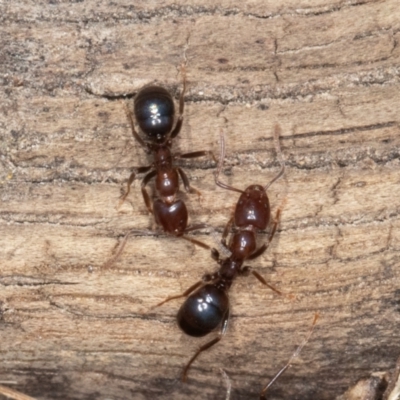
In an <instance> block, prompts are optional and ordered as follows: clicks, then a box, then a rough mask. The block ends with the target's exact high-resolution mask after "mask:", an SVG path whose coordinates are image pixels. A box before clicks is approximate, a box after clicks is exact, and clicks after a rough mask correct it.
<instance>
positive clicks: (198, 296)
mask: <svg viewBox="0 0 400 400" xmlns="http://www.w3.org/2000/svg"><path fill="white" fill-rule="evenodd" d="M279 129H280V128H279V126H278V125H276V127H275V146H276V150H277V153H278V156H279V158H280V164H281V169H280V171H279V173H278V174H277V175H276V176H275V177H274V178H273V179H272V180H271V181H270V182H269V183H268V184H267V185H265V186H261V185H250V186H248V187H247V188H246V189H245V190H244V191H243V190H240V189H237V188H235V187H233V186H229V185H227V184H225V183H223V182H221V181H220V180H219V174H220V172H221V170H222V165H223V161H224V159H225V140H224V136H223V134H222V133H221V135H220V136H221V142H220V143H221V144H220V146H221V150H220V159H219V163H218V169H217V171H216V173H215V183H216V184H217V185H218V186H219V187H221V188H223V189H227V190H231V191H234V192H238V193H240V197H239V200H238V202H237V204H236V208H235V211H234V216H233V217H232V218H231V219H230V220H229V221H228V223H227V225H226V227H225V229H224V231H223V234H222V239H221V243H222V245H223V246H224V247H225V248H226V249H227V250H228V251H229V252H230V253H231V254H230V256H228V257H226V258H221V257H220V255H219V252H218V251H217V250H216V249H215V248H213V249H211V248H210V247H209V249H211V255H212V258H213V259H214V260H215V261H217V263H218V264H219V270H218V271H217V272H215V273H213V274H206V275H204V276H203V278H202V280H201V281H199V282H197V283H195V284H194V285H192V286H191V287H189V289H187V290H186V291H185V292H183V293H182V294H180V295H176V296H171V297H168V298H167V299H165V300H164V301H162V302H161V303H159V304H158V305H157V306H160V305H162V304H164V303H166V302H168V301H170V300H173V299H177V298H181V297H186V300H185V301H184V303H183V304H182V306H181V308H180V309H179V311H178V315H177V320H178V325H179V327H180V328H181V329H182V330H183V331H184V332H185V333H186V334H188V335H190V336H194V337H202V336H205V335H207V334H209V333H211V332H213V331H215V330H216V329H217V328H218V327H220V330H219V333H218V335H217V337H215V338H214V339H212V340H210V341H209V342H207V343H205V344H204V345H203V346H201V347H200V348H199V349H198V350H197V351H196V353H195V354H194V355H193V357H192V358H191V359H190V360H189V362H188V363H187V364H186V366H185V368H184V370H183V372H182V381H186V379H187V373H188V370H189V368H190V366H191V365H192V363H193V362H194V361H195V359H196V358H197V357H198V356H199V355H200V354H201V353H202V352H203V351H205V350H207V349H209V348H210V347H212V346H214V345H215V344H216V343H218V342H219V341H220V340H221V339H222V337H223V336H224V335H225V333H226V330H227V327H228V321H229V296H228V291H229V289H230V287H231V285H232V283H233V281H234V280H235V279H236V277H237V276H239V275H243V276H247V275H249V274H250V272H251V273H252V274H253V275H254V276H255V277H256V278H257V279H258V280H259V281H260V282H261V283H262V284H263V285H265V286H268V287H269V288H270V289H272V290H273V291H275V292H276V293H278V294H279V295H283V293H282V292H280V291H279V290H277V289H275V288H274V287H273V286H271V285H270V284H268V283H267V281H266V280H265V279H264V278H263V277H262V276H261V275H260V274H258V273H257V272H256V271H253V270H252V269H251V267H249V266H243V263H244V262H245V261H247V260H253V259H255V258H257V257H259V256H260V255H261V254H263V253H264V252H265V251H266V250H267V248H268V246H269V244H270V243H271V241H272V239H273V237H274V235H275V232H276V228H277V226H278V221H279V217H280V209H278V211H277V213H276V217H275V220H274V221H273V223H272V228H271V229H270V233H269V237H268V240H267V242H266V243H265V244H263V245H262V246H260V247H259V248H257V244H256V235H257V233H258V232H259V231H262V230H265V229H266V228H267V227H268V226H269V225H270V222H271V208H270V205H269V200H268V196H267V193H266V191H267V189H268V188H269V187H270V186H271V184H272V183H273V182H275V181H276V180H277V179H279V178H280V177H281V176H282V175H283V173H284V171H285V163H284V161H283V158H282V152H281V149H280V146H279ZM232 228H233V231H232V232H233V233H232V234H231V237H230V241H229V244H227V240H226V239H227V237H228V234H229V232H230V231H231V230H232Z"/></svg>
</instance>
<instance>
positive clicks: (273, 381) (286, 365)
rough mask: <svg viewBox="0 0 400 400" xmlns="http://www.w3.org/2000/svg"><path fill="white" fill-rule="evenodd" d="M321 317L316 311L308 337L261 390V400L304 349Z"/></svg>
mask: <svg viewBox="0 0 400 400" xmlns="http://www.w3.org/2000/svg"><path fill="white" fill-rule="evenodd" d="M318 318H319V315H318V313H315V315H314V320H313V323H312V325H311V329H310V331H309V332H308V335H307V337H306V338H305V339H304V340H303V342H302V343H301V344H300V345H299V347H297V349H296V351H295V352H294V353H293V354H292V356H291V357H290V358H289V361H288V362H287V363H286V364H285V366H284V367H283V368H281V369H280V370H279V372H278V373H277V374H276V375H275V376H274V377H273V378H272V379H271V380H270V382H269V383H268V384H267V385H266V386H264V388H263V389H262V390H261V393H260V400H265V399H266V397H265V393H267V390H268V389H269V388H270V387H271V386H272V385H273V384H274V383H275V381H276V380H277V379H278V378H279V377H280V376H281V375H282V374H283V373H284V372H285V371H286V370H287V369H288V368H289V367H290V366H291V365H292V362H293V360H294V359H295V358H296V357H298V355H299V354H300V352H301V351H302V350H303V347H304V346H305V345H306V344H307V342H308V341H309V340H310V337H311V335H312V333H313V331H314V327H315V324H316V323H317V320H318Z"/></svg>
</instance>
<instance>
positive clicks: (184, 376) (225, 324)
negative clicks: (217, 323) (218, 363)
mask: <svg viewBox="0 0 400 400" xmlns="http://www.w3.org/2000/svg"><path fill="white" fill-rule="evenodd" d="M228 321H229V310H228V311H227V312H226V314H225V316H224V319H223V321H222V326H221V330H220V331H219V333H218V336H217V337H216V338H214V339H213V340H210V341H209V342H207V343H206V344H203V346H201V347H200V348H199V349H198V350H197V351H196V353H195V354H194V355H193V357H192V358H191V359H190V360H189V362H188V363H187V364H186V366H185V368H184V369H183V371H182V382H186V380H187V374H188V371H189V368H190V366H191V365H192V364H193V362H194V360H196V358H197V357H198V356H199V355H200V354H201V353H202V352H203V351H206V350H208V349H209V348H210V347H212V346H214V345H215V344H217V343H218V342H219V341H220V340H221V339H222V338H223V336H224V335H225V333H226V329H227V328H228Z"/></svg>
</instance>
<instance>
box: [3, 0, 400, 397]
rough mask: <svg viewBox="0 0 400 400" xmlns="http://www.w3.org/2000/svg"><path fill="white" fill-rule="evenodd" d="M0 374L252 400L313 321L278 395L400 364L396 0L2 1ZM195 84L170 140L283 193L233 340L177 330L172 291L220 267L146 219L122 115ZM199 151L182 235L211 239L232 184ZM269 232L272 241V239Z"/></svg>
mask: <svg viewBox="0 0 400 400" xmlns="http://www.w3.org/2000/svg"><path fill="white" fill-rule="evenodd" d="M0 7H1V13H0V18H1V25H0V32H1V34H0V73H1V78H2V79H1V90H0V97H1V98H0V157H1V158H0V163H1V164H0V168H1V169H0V185H1V188H0V190H1V192H0V194H1V210H0V211H1V215H0V230H1V235H0V268H1V269H0V332H1V346H0V357H1V362H0V384H2V385H5V386H8V387H12V388H15V389H16V390H19V391H20V392H23V393H26V394H27V395H30V396H32V397H35V398H37V399H77V400H81V399H113V400H117V399H139V400H140V399H155V398H159V399H161V398H162V399H188V398H190V399H224V398H225V392H226V385H225V381H224V376H223V374H222V373H221V371H220V369H221V368H223V370H224V371H225V372H226V374H227V375H228V376H229V378H230V380H231V384H232V392H231V399H232V400H235V399H257V398H258V394H259V391H260V390H261V387H262V386H263V385H264V384H266V383H267V382H268V380H269V379H270V378H271V377H272V376H273V375H274V374H275V373H276V372H277V371H278V370H279V369H280V367H281V366H282V365H283V364H284V363H285V362H286V361H287V360H288V359H289V357H290V355H291V354H292V352H293V351H294V349H295V347H296V345H297V344H299V343H300V342H301V341H302V340H303V338H304V337H305V335H306V334H307V331H308V330H309V327H310V324H311V322H312V319H313V316H314V313H315V312H318V313H319V314H320V319H319V321H318V325H317V326H316V328H315V331H314V333H313V336H312V337H311V339H310V341H309V343H308V344H307V345H306V347H305V348H304V349H303V351H302V353H301V355H300V357H299V359H298V360H296V362H295V363H294V365H293V366H292V367H291V368H290V369H289V371H287V372H286V374H285V375H284V376H282V377H281V379H280V380H279V381H278V382H277V383H276V385H275V386H273V388H271V391H270V392H269V398H270V399H302V400H307V399H314V400H315V399H318V400H325V399H326V400H328V399H333V398H335V397H336V396H338V395H340V394H342V393H343V392H344V391H345V390H346V388H348V387H349V386H351V385H352V384H354V383H355V382H356V381H357V380H359V379H360V378H362V377H363V376H369V375H370V374H371V373H372V372H375V371H385V370H388V369H390V368H393V367H394V365H395V362H396V359H397V357H398V355H399V353H400V351H399V339H400V338H399V322H400V315H399V311H400V288H399V278H400V272H399V271H400V270H399V260H400V256H399V248H400V233H399V226H400V219H399V210H400V185H399V183H400V174H399V172H400V169H399V154H400V135H399V134H400V129H399V118H400V117H399V115H400V113H399V104H400V82H399V76H400V70H399V60H400V47H399V45H398V41H399V38H400V33H399V32H400V8H399V3H398V0H385V1H372V0H371V1H367V0H365V1H364V0H362V1H360V0H357V1H333V0H314V1H310V0H296V1H292V0H282V1H269V0H268V1H265V0H254V1H248V2H238V1H229V0H225V1H220V2H218V3H215V2H211V1H207V0H195V1H190V2H187V3H185V2H183V1H178V2H176V1H160V2H148V1H135V2H132V1H118V2H108V1H101V0H99V1H94V0H87V1H82V2H67V1H49V2H41V1H39V2H38V1H24V2H22V1H19V2H18V1H17V2H11V1H4V2H1V3H0ZM185 54H186V58H187V77H188V90H187V93H186V103H185V113H184V124H183V129H182V132H181V134H180V135H179V137H178V139H177V140H176V143H175V149H176V150H177V151H182V152H184V151H195V150H213V151H214V152H215V153H218V151H219V147H218V140H219V132H220V130H221V129H224V131H225V132H226V142H227V158H226V163H225V168H224V175H223V179H224V180H225V181H226V182H228V183H230V184H232V185H235V186H237V187H239V188H245V187H246V186H247V185H249V184H252V183H267V182H268V181H269V180H270V179H271V178H272V177H273V176H274V174H276V173H277V171H278V169H279V165H278V162H277V159H276V154H275V150H274V146H273V141H272V130H273V126H274V125H275V124H276V123H279V124H280V126H281V128H282V137H281V145H282V150H283V153H284V157H285V159H286V162H287V170H286V175H285V178H284V179H281V180H280V181H278V182H277V183H275V184H274V185H273V186H272V187H271V189H270V191H269V195H270V201H271V205H272V207H273V210H274V211H275V210H276V209H277V207H282V218H281V223H280V225H279V229H278V232H277V234H276V237H275V239H274V241H273V242H272V244H271V247H270V248H269V250H268V252H266V253H265V254H264V255H263V256H262V257H260V258H258V259H256V260H254V261H252V262H249V265H251V266H252V267H254V268H256V270H257V271H258V272H259V273H260V274H262V275H263V276H264V277H265V278H266V279H267V280H268V281H269V282H271V283H272V284H273V285H275V286H276V287H277V288H279V289H281V290H282V291H284V292H286V293H292V294H294V295H295V296H296V301H290V300H288V299H285V298H281V297H280V296H277V295H275V294H274V293H273V292H271V291H270V290H268V289H266V288H265V287H263V286H262V285H261V284H260V283H259V282H258V281H257V280H256V279H254V278H252V277H248V278H241V279H238V280H237V282H236V283H235V284H234V286H233V287H232V289H231V291H230V299H231V311H232V318H231V321H230V326H229V329H228V333H227V335H226V337H225V338H224V339H223V340H222V341H221V342H220V343H219V344H218V345H216V346H215V347H214V348H212V349H211V350H209V351H207V352H205V353H203V354H202V355H201V356H200V357H199V358H198V360H196V362H195V363H194V364H193V367H192V369H191V370H190V373H189V380H188V382H187V383H186V384H183V383H181V382H180V381H179V376H180V373H181V370H182V368H183V366H184V365H185V363H186V362H187V361H188V359H189V358H190V357H191V355H192V354H193V353H194V351H195V350H196V349H197V347H198V346H199V345H200V344H202V343H204V342H205V341H207V339H208V338H203V339H193V338H190V337H187V336H185V335H184V334H183V333H181V332H180V331H179V329H178V327H177V325H176V322H175V317H176V313H177V310H178V308H179V305H180V304H181V302H180V301H175V302H170V303H167V304H165V305H164V306H162V307H160V308H156V309H152V308H151V307H152V306H154V305H155V304H157V303H158V302H160V301H161V300H163V299H164V298H165V297H167V296H169V295H172V294H177V293H180V292H182V291H183V290H185V289H186V288H187V287H189V286H190V285H191V284H193V283H195V282H196V281H197V280H198V279H199V278H200V277H201V276H202V275H203V274H204V273H206V272H213V271H214V270H215V269H216V267H217V265H216V263H215V262H214V261H213V260H212V259H211V257H210V254H209V252H207V251H205V250H203V249H199V248H195V247H194V246H193V245H192V244H190V243H187V242H185V241H183V240H178V239H176V238H172V237H165V236H162V235H155V234H154V235H153V234H149V235H143V234H133V235H132V237H131V238H130V239H129V241H128V242H127V245H126V248H125V251H124V253H123V254H122V255H121V257H120V258H119V260H118V261H117V262H116V263H115V264H114V265H113V266H112V267H111V268H108V269H104V268H102V265H103V264H104V262H105V261H106V260H108V259H110V257H112V255H113V254H114V253H115V251H116V248H117V246H118V245H119V243H120V242H121V240H122V238H123V237H124V235H125V234H126V233H127V232H128V231H129V230H131V229H139V230H152V232H154V230H153V228H154V226H153V225H154V224H153V222H152V217H151V216H149V215H148V213H147V212H146V208H145V206H144V203H143V200H142V197H141V194H140V182H139V181H136V182H135V183H134V185H133V187H132V192H131V194H130V195H129V198H128V199H127V201H126V202H125V203H124V204H123V206H122V207H121V208H120V209H117V208H116V206H117V205H118V199H119V197H120V194H121V190H123V188H124V187H125V184H126V180H127V178H128V176H129V174H130V169H131V168H132V167H133V166H140V165H146V164H147V163H148V162H149V159H148V157H147V156H146V155H145V153H144V152H143V151H142V149H141V148H140V146H139V145H138V143H136V142H135V140H134V139H133V137H132V135H131V132H130V128H129V125H128V121H127V118H126V115H125V111H124V102H126V103H127V104H130V105H132V96H133V95H134V94H135V93H136V92H137V91H138V90H139V89H140V88H141V87H142V86H143V85H145V84H148V83H151V82H157V83H158V84H161V85H163V86H165V87H167V88H168V89H169V90H171V92H172V93H173V94H174V97H175V99H177V98H178V96H179V91H180V89H181V87H182V81H181V77H180V75H179V66H180V64H181V63H182V61H183V59H184V56H185ZM213 167H214V165H213V164H212V163H211V162H210V161H209V160H207V159H196V160H190V161H187V162H185V163H184V168H185V171H187V173H188V175H189V177H190V180H191V182H192V184H193V185H194V186H195V187H196V188H198V189H199V190H200V191H201V192H202V197H201V199H200V200H199V199H198V198H197V196H196V195H190V194H189V195H187V194H185V193H182V198H184V199H185V201H187V204H188V207H189V210H190V213H191V221H192V222H193V223H205V224H209V225H211V226H212V227H214V229H210V230H207V231H204V232H203V233H201V234H196V237H197V238H198V239H200V240H204V241H205V242H206V243H208V244H209V245H211V246H215V245H216V242H217V241H218V238H219V236H220V233H221V231H222V230H223V228H224V226H225V224H226V222H227V221H228V219H229V217H230V215H231V212H232V209H233V207H234V204H235V202H236V199H237V197H236V195H235V193H232V192H228V191H224V190H222V189H219V188H216V187H215V184H214V181H213ZM264 238H265V236H264Z"/></svg>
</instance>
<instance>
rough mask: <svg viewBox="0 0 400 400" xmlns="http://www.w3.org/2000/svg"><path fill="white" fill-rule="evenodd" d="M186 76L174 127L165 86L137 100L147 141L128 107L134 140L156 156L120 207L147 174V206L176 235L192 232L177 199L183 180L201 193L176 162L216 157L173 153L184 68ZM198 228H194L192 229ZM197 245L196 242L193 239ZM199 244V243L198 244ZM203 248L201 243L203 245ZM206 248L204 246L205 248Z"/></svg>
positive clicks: (139, 169)
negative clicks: (152, 187) (150, 188)
mask: <svg viewBox="0 0 400 400" xmlns="http://www.w3.org/2000/svg"><path fill="white" fill-rule="evenodd" d="M181 70H182V75H183V89H182V92H181V94H180V97H179V113H178V118H177V121H176V124H175V127H174V126H173V125H174V119H175V105H174V101H173V99H172V96H171V94H170V93H169V92H168V91H167V90H166V89H164V88H163V87H161V86H153V85H151V86H147V87H144V88H143V89H141V90H140V91H139V92H138V94H137V95H136V97H135V100H134V114H135V119H136V122H137V124H138V125H139V129H140V131H141V132H142V133H143V134H144V135H145V136H146V139H143V138H142V137H141V136H140V135H139V134H138V132H137V131H136V129H135V123H134V119H133V116H132V113H131V111H130V110H129V109H128V108H126V112H127V115H128V119H129V122H130V125H131V129H132V134H133V137H134V138H135V139H136V140H137V141H138V143H139V144H140V145H141V146H142V147H143V148H144V149H145V151H146V152H147V153H148V154H151V153H152V154H153V159H154V161H153V162H152V163H151V164H150V165H147V166H143V167H137V168H135V171H134V172H132V173H131V175H130V177H129V179H128V184H127V190H126V193H125V194H124V195H123V196H122V198H121V201H120V205H121V204H122V203H123V202H124V201H125V199H126V197H127V196H128V194H129V192H130V187H131V185H132V183H133V181H134V180H135V178H136V174H141V173H146V175H145V176H144V178H143V180H142V183H141V190H142V196H143V200H144V203H145V204H146V207H147V209H148V210H149V212H150V213H151V214H153V215H154V219H155V221H156V223H157V225H158V226H161V227H162V229H163V230H164V231H165V232H166V233H169V234H172V235H174V236H183V234H184V233H185V232H187V231H188V229H187V224H188V211H187V208H186V205H185V203H184V202H183V201H182V200H180V199H177V198H176V196H177V193H178V190H179V178H180V179H181V180H182V182H183V186H184V187H185V190H186V191H187V192H191V193H192V192H195V193H197V194H198V195H200V192H199V191H198V190H196V189H194V188H193V187H192V186H190V183H189V179H188V177H187V175H186V174H185V172H184V171H183V170H182V169H181V168H180V167H178V166H176V165H175V164H174V161H175V160H178V159H188V158H196V157H202V156H205V155H211V156H212V157H213V159H214V155H213V153H212V152H211V151H195V152H191V153H185V154H173V153H172V151H171V146H172V140H173V139H174V138H175V137H176V136H177V135H178V134H179V132H180V131H181V128H182V122H183V111H184V104H185V103H184V95H185V91H186V74H185V71H184V66H182V68H181ZM153 178H155V188H156V192H157V198H156V199H155V200H154V201H153V204H151V200H150V196H149V193H148V192H147V189H146V186H147V184H148V183H149V182H150V181H151V180H152V179H153ZM195 228H197V226H196V227H192V228H190V230H193V229H195ZM190 241H193V243H197V241H195V240H194V239H190ZM197 244H199V243H197ZM200 245H201V244H200ZM203 247H204V246H203Z"/></svg>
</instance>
